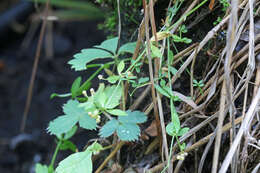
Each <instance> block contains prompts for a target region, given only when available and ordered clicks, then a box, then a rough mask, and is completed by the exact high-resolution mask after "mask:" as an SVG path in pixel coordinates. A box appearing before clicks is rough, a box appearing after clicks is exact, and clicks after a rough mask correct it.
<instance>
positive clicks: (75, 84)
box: [70, 76, 81, 98]
mask: <svg viewBox="0 0 260 173" xmlns="http://www.w3.org/2000/svg"><path fill="white" fill-rule="evenodd" d="M80 83H81V77H80V76H79V77H78V78H77V79H75V80H74V82H73V83H72V86H71V89H70V91H71V97H72V98H75V97H76V95H77V92H78V90H79V88H80Z"/></svg>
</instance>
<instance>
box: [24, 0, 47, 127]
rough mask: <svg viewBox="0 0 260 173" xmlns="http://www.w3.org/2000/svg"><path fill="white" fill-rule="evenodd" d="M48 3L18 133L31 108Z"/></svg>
mask: <svg viewBox="0 0 260 173" xmlns="http://www.w3.org/2000/svg"><path fill="white" fill-rule="evenodd" d="M49 2H50V0H48V1H47V2H46V5H45V15H44V18H43V23H42V26H41V31H40V37H39V40H38V44H37V49H36V54H35V58H34V63H33V69H32V75H31V79H30V84H29V88H28V92H27V99H26V105H25V108H24V112H23V119H22V122H21V126H20V132H24V130H25V124H26V120H27V116H28V113H29V110H30V106H31V101H32V94H33V87H34V81H35V77H36V72H37V68H38V63H39V59H40V55H41V47H42V42H43V36H44V33H45V28H46V24H47V16H48V9H49Z"/></svg>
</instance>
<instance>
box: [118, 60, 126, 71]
mask: <svg viewBox="0 0 260 173" xmlns="http://www.w3.org/2000/svg"><path fill="white" fill-rule="evenodd" d="M124 68H125V63H124V61H121V62H120V63H119V64H118V66H117V73H118V74H121V72H122V71H123V70H124Z"/></svg>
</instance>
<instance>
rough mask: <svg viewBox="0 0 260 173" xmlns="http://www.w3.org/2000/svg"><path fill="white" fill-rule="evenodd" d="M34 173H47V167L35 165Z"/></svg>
mask: <svg viewBox="0 0 260 173" xmlns="http://www.w3.org/2000/svg"><path fill="white" fill-rule="evenodd" d="M35 173H48V167H47V166H46V165H42V164H40V163H37V164H36V165H35Z"/></svg>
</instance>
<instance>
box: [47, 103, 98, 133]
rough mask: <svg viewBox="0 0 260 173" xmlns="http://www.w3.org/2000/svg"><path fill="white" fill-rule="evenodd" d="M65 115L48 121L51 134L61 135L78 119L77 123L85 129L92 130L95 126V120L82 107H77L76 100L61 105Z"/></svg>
mask: <svg viewBox="0 0 260 173" xmlns="http://www.w3.org/2000/svg"><path fill="white" fill-rule="evenodd" d="M63 112H64V113H65V115H63V116H59V117H58V118H56V119H55V120H54V121H52V122H50V125H49V127H48V131H49V132H50V133H51V134H55V135H61V134H62V133H66V132H68V131H69V130H71V128H72V127H73V126H74V125H75V124H76V123H77V122H78V121H79V125H80V126H81V127H83V128H85V129H89V130H93V129H95V128H96V120H95V119H93V118H91V117H90V116H89V115H88V113H87V112H86V111H85V110H84V108H83V107H79V102H78V101H77V100H69V101H68V102H67V103H66V104H64V106H63Z"/></svg>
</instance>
